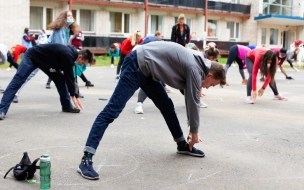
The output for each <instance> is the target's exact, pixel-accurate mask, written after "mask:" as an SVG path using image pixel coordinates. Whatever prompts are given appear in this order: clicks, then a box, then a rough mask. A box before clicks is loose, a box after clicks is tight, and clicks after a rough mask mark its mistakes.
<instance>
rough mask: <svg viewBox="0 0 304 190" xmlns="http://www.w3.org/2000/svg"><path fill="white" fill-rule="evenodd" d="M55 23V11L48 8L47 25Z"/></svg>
mask: <svg viewBox="0 0 304 190" xmlns="http://www.w3.org/2000/svg"><path fill="white" fill-rule="evenodd" d="M52 21H53V9H50V8H46V25H49V24H50V23H51V22H52Z"/></svg>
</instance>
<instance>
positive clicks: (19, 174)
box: [4, 152, 40, 180]
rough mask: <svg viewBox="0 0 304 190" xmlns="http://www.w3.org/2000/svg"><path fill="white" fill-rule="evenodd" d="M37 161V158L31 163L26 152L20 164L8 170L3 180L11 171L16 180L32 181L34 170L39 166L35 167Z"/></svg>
mask: <svg viewBox="0 0 304 190" xmlns="http://www.w3.org/2000/svg"><path fill="white" fill-rule="evenodd" d="M39 159H40V158H37V159H36V160H34V162H33V163H31V160H30V158H29V157H28V154H27V152H24V153H23V157H22V159H21V161H20V163H19V164H17V165H16V166H14V167H12V168H11V169H9V170H8V171H7V172H6V174H5V175H4V179H5V178H6V176H7V174H8V173H9V172H10V171H11V170H13V173H14V176H15V178H16V179H17V180H25V179H32V178H33V177H34V174H35V172H36V169H40V167H39V166H36V164H37V162H38V160H39Z"/></svg>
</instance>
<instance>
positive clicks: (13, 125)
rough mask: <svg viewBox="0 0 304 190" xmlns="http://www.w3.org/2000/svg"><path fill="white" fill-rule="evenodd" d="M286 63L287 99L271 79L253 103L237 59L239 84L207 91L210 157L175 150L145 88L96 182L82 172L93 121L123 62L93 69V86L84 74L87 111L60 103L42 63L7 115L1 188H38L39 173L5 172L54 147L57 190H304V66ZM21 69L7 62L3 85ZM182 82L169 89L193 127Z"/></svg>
mask: <svg viewBox="0 0 304 190" xmlns="http://www.w3.org/2000/svg"><path fill="white" fill-rule="evenodd" d="M286 70H287V72H288V73H289V74H290V75H291V76H293V77H294V78H295V80H291V81H290V80H286V79H285V77H284V76H283V74H282V73H277V74H276V82H277V86H278V89H279V92H280V93H281V94H283V95H284V96H286V97H288V99H289V100H288V101H278V100H273V93H272V91H271V89H270V88H269V87H268V88H267V89H266V91H265V94H264V95H263V96H262V97H259V98H258V99H257V100H256V102H255V104H254V105H248V104H246V103H244V100H245V97H246V86H244V85H241V77H240V75H239V73H238V67H231V68H230V69H229V72H228V75H227V81H228V82H229V84H230V86H225V87H224V88H220V87H213V88H209V89H208V90H205V91H204V92H205V94H206V96H205V97H204V98H202V100H203V101H204V102H205V103H207V104H208V108H201V113H200V116H201V117H200V118H201V126H200V133H199V134H200V137H201V139H202V140H203V142H202V143H199V144H197V145H196V148H199V149H201V150H203V151H204V152H205V154H206V156H205V157H204V158H195V157H190V156H185V155H178V154H176V144H175V143H174V141H173V139H172V136H171V134H170V132H169V130H168V128H167V126H166V123H165V121H164V119H163V118H162V115H161V114H160V112H159V111H158V110H157V108H156V107H155V106H154V104H153V103H152V101H151V100H149V99H147V100H146V102H144V107H143V108H144V112H145V113H144V114H140V115H138V114H135V113H134V108H135V106H136V102H137V93H138V91H137V92H136V93H135V94H134V95H133V97H132V98H131V99H130V101H129V102H128V103H127V105H126V107H125V109H124V111H123V112H122V113H121V114H120V116H119V118H118V119H116V120H115V121H114V122H113V123H112V124H110V125H109V127H108V129H107V130H106V133H105V135H104V138H103V139H102V141H101V143H100V145H99V148H98V150H97V153H96V155H95V156H94V157H93V161H94V168H95V169H96V170H97V171H98V173H99V175H100V179H99V180H97V181H90V180H86V179H84V178H82V177H81V176H80V175H79V174H78V173H77V172H76V170H77V167H78V165H79V163H80V160H81V157H82V155H83V152H82V150H83V147H84V145H85V142H86V138H87V136H88V133H89V131H90V128H91V126H92V123H93V122H94V119H95V118H96V116H97V115H98V114H99V112H100V111H101V110H102V109H103V108H104V106H105V105H106V104H107V102H108V101H107V100H99V98H104V99H109V98H110V97H111V94H112V92H113V90H114V88H115V86H116V83H115V80H114V79H115V72H116V68H114V69H112V68H110V67H103V68H88V70H87V71H86V72H85V75H86V77H87V78H88V79H89V80H90V81H91V82H92V83H93V84H95V86H94V87H92V88H86V87H85V86H84V83H83V82H82V81H81V79H80V78H79V79H78V81H79V84H80V91H81V93H82V94H83V95H84V99H82V103H83V105H84V107H85V110H83V111H81V112H80V113H79V114H72V113H63V112H62V111H61V106H60V102H59V96H58V93H57V90H56V88H55V87H54V84H53V83H52V84H51V87H52V88H51V89H46V88H45V83H46V81H47V76H46V75H45V74H44V73H42V72H41V71H40V72H39V73H38V74H37V76H35V77H34V78H33V79H32V80H31V81H30V82H29V83H28V84H27V86H26V87H25V88H24V90H23V91H22V92H21V94H20V96H19V103H12V104H11V107H10V109H9V112H8V113H7V116H6V118H5V120H2V121H0V130H1V133H0V144H1V146H0V147H1V148H0V177H1V178H0V189H1V190H2V189H39V171H37V172H36V174H35V179H36V183H34V184H30V183H27V182H26V181H17V180H15V179H14V178H13V177H12V176H13V173H12V172H11V173H10V174H9V177H8V178H7V179H3V176H4V174H5V173H6V171H7V170H8V169H9V168H10V167H12V166H14V165H16V164H17V163H18V162H19V161H20V159H21V157H22V155H23V152H24V151H27V152H28V154H29V156H30V158H31V160H34V159H35V158H38V157H39V156H40V155H41V154H44V153H48V154H50V156H51V163H52V168H51V172H52V174H51V178H52V181H51V189H60V190H61V189H73V190H75V189H107V190H118V189H123V190H143V189H144V190H154V189H157V190H158V189H160V190H165V189H172V190H187V189H189V190H190V189H199V190H205V189H206V190H209V189H210V190H213V189H216V190H219V189H231V190H236V189H237V190H238V189H246V190H251V189H253V190H255V189H258V190H264V189H265V190H269V189H276V190H281V189H282V190H283V189H284V190H286V189H291V190H303V189H304V169H303V168H304V138H303V137H304V118H303V114H304V101H303V94H304V70H302V71H301V72H294V71H293V70H291V69H289V68H288V69H286ZM14 73H15V70H11V71H6V70H0V86H1V87H2V88H5V87H6V86H7V85H8V83H9V82H10V80H11V78H12V77H13V75H14ZM168 74H169V73H168ZM245 74H246V76H248V73H245ZM261 85H262V83H261V82H258V87H261ZM173 90H174V92H172V93H169V96H170V97H171V98H172V100H173V102H174V104H175V108H176V112H177V115H178V118H179V120H180V124H181V125H182V128H183V131H184V134H185V135H186V134H187V118H186V110H185V103H184V102H185V101H184V97H183V96H182V95H181V94H180V92H179V91H178V90H175V89H173ZM1 97H2V94H0V98H1Z"/></svg>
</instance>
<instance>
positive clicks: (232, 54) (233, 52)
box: [225, 44, 250, 85]
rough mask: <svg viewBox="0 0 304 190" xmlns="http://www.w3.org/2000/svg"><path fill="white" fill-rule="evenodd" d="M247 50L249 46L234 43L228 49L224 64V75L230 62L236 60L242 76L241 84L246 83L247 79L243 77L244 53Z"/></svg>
mask: <svg viewBox="0 0 304 190" xmlns="http://www.w3.org/2000/svg"><path fill="white" fill-rule="evenodd" d="M249 51H250V48H248V47H246V46H243V45H239V44H236V45H233V46H231V47H230V49H229V54H228V59H227V63H226V65H225V71H226V75H227V72H228V69H229V67H230V66H231V64H232V63H233V62H234V61H236V62H237V64H238V65H239V72H240V75H241V77H242V84H244V85H246V84H247V79H246V78H245V73H244V62H245V57H246V54H247V53H248V52H249ZM227 84H228V83H227Z"/></svg>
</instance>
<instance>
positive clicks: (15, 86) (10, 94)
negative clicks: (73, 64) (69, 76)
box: [0, 53, 72, 114]
mask: <svg viewBox="0 0 304 190" xmlns="http://www.w3.org/2000/svg"><path fill="white" fill-rule="evenodd" d="M37 68H38V67H37V66H36V65H34V63H33V61H32V60H31V59H30V57H29V56H28V55H27V53H25V54H24V56H23V59H22V61H21V63H20V65H19V68H18V70H17V72H16V74H15V76H14V77H13V79H12V81H11V82H10V83H9V85H8V87H7V88H6V90H5V93H4V95H3V97H2V99H1V104H0V111H2V112H4V113H5V114H6V113H7V111H8V109H9V107H10V105H11V103H12V101H13V99H14V96H15V94H16V92H17V91H18V90H19V88H20V87H21V86H22V84H23V83H24V82H25V81H26V80H27V78H28V76H29V75H30V74H31V73H32V72H33V71H34V70H35V69H37ZM41 70H42V71H43V72H44V73H45V74H47V75H48V76H49V77H50V78H51V79H53V81H54V83H55V85H56V87H57V91H58V93H59V96H60V102H61V105H62V108H63V109H68V108H71V107H72V104H71V101H70V95H69V92H68V89H67V86H66V83H65V78H64V75H63V74H62V73H60V72H55V73H51V72H50V71H49V70H48V69H41Z"/></svg>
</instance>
